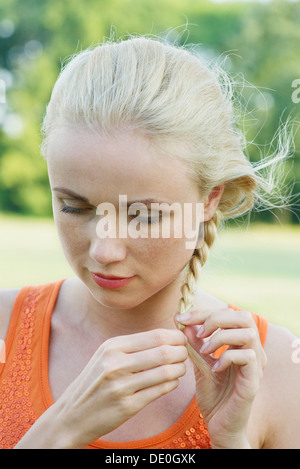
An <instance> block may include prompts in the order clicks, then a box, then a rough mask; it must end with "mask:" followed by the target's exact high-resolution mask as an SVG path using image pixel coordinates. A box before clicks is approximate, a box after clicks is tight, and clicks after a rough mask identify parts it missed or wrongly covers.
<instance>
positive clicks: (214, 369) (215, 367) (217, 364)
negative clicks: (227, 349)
mask: <svg viewBox="0 0 300 469" xmlns="http://www.w3.org/2000/svg"><path fill="white" fill-rule="evenodd" d="M219 366H220V362H219V360H218V361H217V362H216V363H215V364H214V366H213V367H212V369H211V371H213V372H214V371H216V369H217V368H218V367H219Z"/></svg>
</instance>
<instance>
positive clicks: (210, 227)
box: [178, 210, 221, 379]
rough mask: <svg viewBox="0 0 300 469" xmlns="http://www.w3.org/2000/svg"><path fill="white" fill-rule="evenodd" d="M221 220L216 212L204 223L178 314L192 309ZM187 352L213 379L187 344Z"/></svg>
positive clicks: (204, 363)
mask: <svg viewBox="0 0 300 469" xmlns="http://www.w3.org/2000/svg"><path fill="white" fill-rule="evenodd" d="M220 220H221V212H220V211H219V210H217V211H216V212H215V214H214V216H213V217H212V218H211V219H210V220H208V221H206V222H205V223H204V239H203V242H202V245H201V246H200V247H199V248H197V249H195V250H194V253H193V255H192V257H191V259H190V262H189V266H188V272H187V275H186V282H185V283H184V284H183V285H182V287H181V293H182V297H181V299H180V301H179V308H178V309H179V313H180V314H183V313H186V312H188V311H189V310H190V309H192V308H193V307H194V305H193V299H194V295H195V290H196V287H197V284H198V283H199V280H200V273H201V268H202V267H203V266H204V264H205V262H206V261H207V258H208V254H209V249H210V247H211V246H212V245H213V242H214V240H215V238H216V235H217V228H218V225H219V223H220ZM184 327H185V326H184V325H183V324H180V323H178V329H180V330H181V331H183V330H184ZM187 350H188V353H189V356H190V358H191V360H192V361H193V363H194V364H195V365H196V366H197V368H198V369H199V370H200V372H202V373H203V375H205V376H206V377H209V378H210V379H214V375H213V373H212V372H211V369H210V367H209V365H208V364H207V363H206V361H205V360H203V359H202V358H201V356H200V355H199V354H198V353H197V352H196V351H195V349H194V348H193V347H192V346H191V345H190V344H189V343H188V344H187Z"/></svg>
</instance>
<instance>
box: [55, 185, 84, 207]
mask: <svg viewBox="0 0 300 469" xmlns="http://www.w3.org/2000/svg"><path fill="white" fill-rule="evenodd" d="M53 190H54V191H58V192H62V193H63V194H67V195H70V196H71V197H74V199H78V200H82V202H86V203H87V204H89V203H90V201H89V199H87V198H86V197H83V195H79V194H76V192H73V191H71V190H70V189H66V188H65V187H54V188H53Z"/></svg>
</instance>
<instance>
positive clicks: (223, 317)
mask: <svg viewBox="0 0 300 469" xmlns="http://www.w3.org/2000/svg"><path fill="white" fill-rule="evenodd" d="M242 328H251V329H254V330H255V331H257V327H256V324H255V321H254V319H253V317H252V314H251V313H250V312H249V311H233V310H230V309H228V310H226V311H217V312H215V313H212V314H210V316H209V317H208V318H207V319H206V320H205V321H204V322H203V323H202V325H201V328H200V329H199V331H198V333H197V335H198V337H201V338H204V337H209V336H210V335H211V334H213V333H214V332H215V331H217V330H218V329H242ZM257 336H258V331H257Z"/></svg>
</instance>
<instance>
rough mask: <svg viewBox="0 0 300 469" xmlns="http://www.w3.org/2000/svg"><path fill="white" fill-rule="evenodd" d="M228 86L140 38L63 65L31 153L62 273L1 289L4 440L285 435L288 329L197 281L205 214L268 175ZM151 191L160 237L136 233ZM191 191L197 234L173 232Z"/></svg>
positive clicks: (206, 244) (270, 444)
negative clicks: (256, 159) (39, 168)
mask: <svg viewBox="0 0 300 469" xmlns="http://www.w3.org/2000/svg"><path fill="white" fill-rule="evenodd" d="M225 85H226V81H225V83H224V82H223V81H220V80H219V79H218V75H217V73H216V71H215V70H214V69H211V68H209V67H207V66H206V65H205V64H204V63H203V61H202V60H201V59H199V57H196V56H194V55H192V54H191V53H190V52H188V51H186V50H184V49H182V48H178V47H175V46H171V45H168V44H165V43H163V42H162V41H159V40H153V39H149V38H146V37H138V38H131V39H128V40H125V41H119V42H116V43H113V42H112V43H106V44H103V45H100V46H97V47H95V48H91V49H89V50H86V51H83V52H81V53H79V54H77V55H76V56H75V57H73V58H72V60H71V61H70V62H69V63H68V65H67V66H66V67H65V68H64V69H63V71H62V73H61V74H60V76H59V78H58V80H57V83H56V84H55V87H54V89H53V93H52V96H51V100H50V103H49V105H48V107H47V112H46V116H45V120H44V124H43V135H44V139H43V145H42V151H43V155H44V157H45V159H46V161H47V165H48V171H49V181H50V186H51V191H52V194H53V214H54V220H55V223H56V226H57V230H58V234H59V237H60V240H61V244H62V248H63V251H64V254H65V256H66V258H67V260H68V262H69V264H70V266H71V267H72V269H73V271H74V273H75V277H74V278H70V279H61V280H59V281H57V282H53V283H49V284H46V285H37V286H26V287H24V288H21V289H20V290H15V289H11V290H3V291H1V292H0V299H1V301H0V310H1V334H2V335H1V339H3V340H4V339H5V345H6V361H5V363H3V364H2V365H1V376H0V385H1V388H0V403H1V407H0V445H1V447H2V448H147V449H150V448H213V449H217V448H234V449H240V448H291V447H294V448H299V447H300V436H299V435H300V418H299V417H300V409H299V406H298V404H297V403H298V398H299V394H300V373H299V370H300V368H299V365H297V364H296V363H294V362H293V360H292V352H293V351H294V349H293V348H292V346H293V343H294V342H293V341H294V340H295V338H294V337H293V335H292V334H291V333H290V332H289V331H287V330H285V329H282V328H280V327H277V326H274V325H271V324H267V321H266V319H264V318H263V317H260V316H257V315H256V314H254V313H251V312H249V311H244V310H242V309H239V308H238V307H237V306H235V305H234V304H232V303H228V304H227V303H224V302H223V301H221V300H219V299H218V298H215V297H213V296H211V295H209V294H207V293H206V292H205V291H203V290H201V289H200V288H199V278H200V273H201V269H202V266H203V265H204V264H205V262H206V260H207V256H208V252H209V248H210V247H211V246H212V244H213V242H214V238H215V236H216V233H217V228H218V226H219V224H220V222H222V220H225V219H226V218H230V217H236V216H238V215H240V214H244V213H246V212H249V211H250V210H251V209H253V208H254V207H255V204H256V203H257V202H258V203H264V202H267V200H268V199H267V191H268V189H269V185H270V184H271V183H272V182H273V181H272V179H271V176H272V171H271V172H270V179H264V178H263V176H262V175H261V174H260V173H259V171H260V169H262V168H263V167H264V166H265V165H264V164H263V163H262V165H261V166H260V165H256V167H254V166H253V165H251V163H250V162H249V160H248V159H247V158H246V156H245V155H244V153H243V150H242V139H241V137H240V136H239V134H238V132H237V130H236V128H235V126H234V111H233V104H232V99H231V98H232V97H231V94H230V87H229V88H226V86H225ZM281 159H282V155H278V157H275V158H274V159H273V160H270V165H271V166H270V167H271V168H273V165H277V164H281ZM264 163H265V162H264ZM120 196H123V199H122V201H123V200H125V202H126V204H125V205H126V207H127V206H128V207H129V208H130V209H131V211H130V210H128V212H126V216H125V221H124V216H122V217H121V210H123V212H124V207H123V206H121V205H122V204H121V203H120V200H121V199H120ZM124 196H126V199H124ZM151 203H152V204H164V205H162V207H164V208H166V207H167V208H168V207H169V208H170V207H172V206H173V207H177V210H174V212H172V213H169V215H170V216H169V218H168V220H169V222H172V223H174V224H172V223H170V225H171V231H170V236H167V237H166V236H162V232H161V231H160V232H159V236H151V232H150V228H153V227H154V226H155V225H156V226H158V227H160V228H162V219H163V216H162V213H161V212H160V211H159V210H157V205H151ZM103 204H107V205H104V206H103ZM173 204H175V205H173ZM197 204H198V205H197ZM198 206H200V207H201V208H202V210H201V217H200V218H198V219H197V233H198V235H197V236H196V237H195V239H194V240H193V241H192V242H191V240H190V237H189V236H188V235H187V232H186V231H184V232H183V235H182V236H175V227H177V226H178V223H179V224H180V222H182V221H183V219H184V216H183V211H180V208H185V207H193V208H195V207H198ZM126 207H125V208H126ZM136 207H140V208H144V209H145V207H146V212H147V216H146V217H142V216H140V215H139V214H144V212H145V210H141V212H139V211H134V210H133V209H134V208H136ZM103 208H106V209H107V210H106V212H105V210H104V209H103ZM112 208H114V209H115V211H113V210H112ZM152 208H153V209H152ZM150 209H151V210H150ZM184 213H185V212H184ZM192 213H193V214H195V211H194V212H192ZM104 215H105V217H104ZM134 215H136V216H134ZM121 218H122V220H121ZM192 219H193V220H195V218H194V215H193V216H192ZM116 220H117V221H120V220H121V223H119V224H117V226H116V227H115V226H114V224H116ZM164 220H165V218H164ZM187 220H188V218H186V219H185V221H187ZM189 220H190V221H191V218H190V219H189ZM131 222H134V223H135V224H134V225H130V223H131ZM137 222H138V224H137ZM127 224H128V227H129V225H130V226H131V228H132V232H133V231H134V230H133V228H136V230H135V231H136V232H138V233H137V234H138V235H139V236H121V235H120V233H121V231H122V230H124V226H127ZM186 224H187V223H186ZM107 227H109V229H108V230H107ZM138 228H139V229H138ZM110 230H111V231H110ZM105 231H106V233H105ZM149 232H150V235H149ZM108 233H109V234H110V235H109V236H108V235H107V234H108ZM122 233H124V231H122ZM188 238H189V239H188ZM187 240H189V244H187ZM45 267H46V266H45ZM254 294H255V293H254ZM230 301H234V299H232V300H231V299H230ZM287 307H288V306H287ZM175 313H177V314H175ZM282 313H283V314H284V311H283V312H282Z"/></svg>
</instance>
